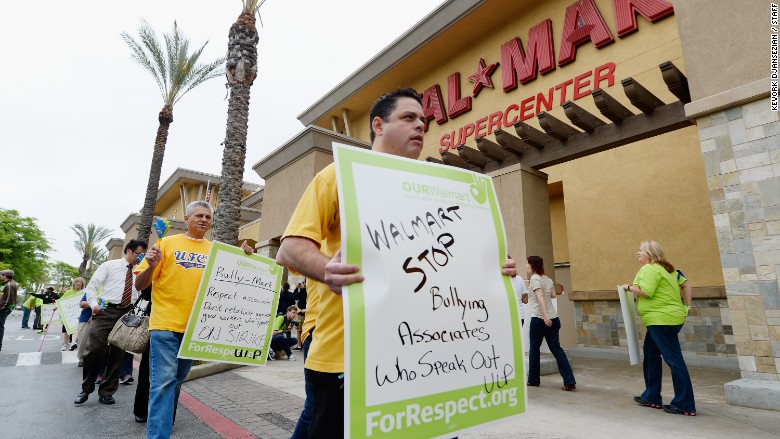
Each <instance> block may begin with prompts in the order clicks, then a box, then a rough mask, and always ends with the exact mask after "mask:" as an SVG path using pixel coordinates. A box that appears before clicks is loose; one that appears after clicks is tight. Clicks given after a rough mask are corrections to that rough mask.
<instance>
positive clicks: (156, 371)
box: [135, 201, 254, 439]
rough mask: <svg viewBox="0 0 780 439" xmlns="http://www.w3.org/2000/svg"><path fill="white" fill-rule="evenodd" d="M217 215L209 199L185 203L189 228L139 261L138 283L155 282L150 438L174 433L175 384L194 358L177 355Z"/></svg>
mask: <svg viewBox="0 0 780 439" xmlns="http://www.w3.org/2000/svg"><path fill="white" fill-rule="evenodd" d="M213 214H214V209H213V208H212V207H211V205H210V204H209V203H207V202H205V201H193V202H192V203H190V204H189V205H187V209H186V212H185V215H184V223H185V225H186V226H187V232H186V233H183V234H178V235H173V236H168V237H165V238H162V239H161V240H160V241H158V242H157V244H156V245H154V246H152V248H151V249H149V252H148V253H147V254H146V258H145V259H144V261H143V262H141V265H140V266H139V270H143V271H140V272H139V274H138V276H137V278H136V281H135V286H136V288H138V289H139V290H143V289H144V288H147V287H148V286H149V285H151V284H152V283H154V288H153V290H152V302H153V303H154V312H153V313H152V316H151V319H150V321H149V334H150V337H149V338H150V343H149V372H150V374H149V409H148V418H147V426H146V437H147V438H149V439H152V438H168V437H170V436H171V429H172V427H173V412H174V408H175V407H176V404H177V397H176V395H177V392H176V389H177V388H180V387H181V384H182V382H184V379H185V378H186V377H187V374H188V373H189V372H190V368H191V367H192V360H189V359H180V358H177V355H178V352H179V347H180V345H181V342H182V339H183V337H184V331H185V330H186V328H187V321H188V320H189V317H190V312H191V311H192V305H193V303H194V301H195V296H196V294H197V292H198V286H199V285H200V280H201V278H202V277H203V269H204V268H205V267H206V263H207V261H208V254H209V251H210V250H211V241H209V240H207V239H205V235H206V232H207V231H208V230H209V229H210V228H211V222H212V216H213ZM241 248H242V249H243V250H244V252H245V253H247V254H251V253H253V252H254V250H253V249H252V248H251V247H249V246H248V245H247V244H246V242H244V243H243V244H242V245H241Z"/></svg>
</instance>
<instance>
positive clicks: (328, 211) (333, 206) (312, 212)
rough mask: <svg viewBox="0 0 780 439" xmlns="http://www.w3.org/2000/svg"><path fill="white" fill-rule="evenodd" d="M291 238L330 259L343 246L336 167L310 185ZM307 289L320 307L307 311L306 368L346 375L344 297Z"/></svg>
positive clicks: (321, 287) (320, 287) (318, 287)
mask: <svg viewBox="0 0 780 439" xmlns="http://www.w3.org/2000/svg"><path fill="white" fill-rule="evenodd" d="M288 236H301V237H304V238H309V239H311V240H312V241H314V242H316V243H317V244H319V245H320V252H322V253H323V254H324V255H326V256H328V257H331V256H333V255H334V254H336V252H337V251H338V249H339V247H340V246H341V225H340V224H339V198H338V190H337V188H336V167H335V165H333V164H330V165H328V166H327V167H326V168H325V169H323V170H322V171H320V172H319V173H318V174H317V175H316V176H315V177H314V179H313V180H312V181H311V183H309V187H307V188H306V192H304V193H303V196H302V197H301V201H299V202H298V207H296V208H295V212H294V213H293V216H292V218H291V219H290V224H288V225H287V230H285V231H284V236H283V237H282V240H284V238H286V237H288ZM306 286H307V290H308V292H309V297H313V298H315V300H318V303H317V304H316V307H315V306H309V307H308V308H307V309H306V321H307V322H308V321H309V312H311V310H312V308H315V309H316V315H315V318H313V319H311V320H312V322H311V325H316V329H315V331H314V334H315V336H314V340H313V341H312V344H311V347H309V355H308V357H307V358H306V368H307V369H311V370H316V371H319V372H331V373H337V372H343V371H344V313H343V310H342V300H341V296H339V295H337V294H334V293H333V292H332V291H330V289H329V288H328V287H327V285H325V284H323V283H321V282H316V281H314V280H313V279H310V280H309V281H308V282H307V285H306ZM155 306H156V305H155ZM307 306H308V304H307ZM155 312H156V311H155Z"/></svg>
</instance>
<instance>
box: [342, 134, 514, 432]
mask: <svg viewBox="0 0 780 439" xmlns="http://www.w3.org/2000/svg"><path fill="white" fill-rule="evenodd" d="M333 150H334V158H335V162H336V175H337V178H338V189H339V207H340V218H341V236H342V260H344V261H346V263H348V264H356V265H359V266H360V267H361V272H362V274H363V275H364V276H365V281H363V282H361V283H355V284H351V285H349V286H347V288H346V291H345V292H344V294H343V298H344V324H345V373H346V379H345V431H346V434H347V436H348V437H364V436H370V437H402V436H405V437H439V436H441V437H453V436H457V435H458V434H461V433H463V432H465V431H468V430H471V429H473V428H474V427H475V426H478V425H484V424H488V423H491V422H495V421H498V420H504V419H509V418H511V417H513V416H515V415H518V414H520V413H522V412H524V411H525V377H524V373H523V370H524V367H523V353H522V349H521V340H520V331H519V323H520V322H519V317H518V310H517V306H516V305H515V303H516V299H515V296H514V291H513V288H512V285H511V283H510V278H509V277H508V276H503V275H502V274H501V267H502V265H503V264H504V262H505V260H506V257H507V250H506V249H507V245H506V239H505V235H504V229H503V222H502V219H501V213H500V211H499V208H498V203H497V200H496V196H495V189H494V187H493V183H492V180H491V179H490V177H488V176H484V175H480V174H477V173H473V172H470V171H466V170H463V169H458V168H453V167H448V166H441V165H434V164H429V163H426V162H421V161H417V160H409V159H405V158H401V157H396V156H392V155H388V154H381V153H375V152H370V151H366V150H362V149H357V148H352V147H347V146H343V145H338V144H334V145H333Z"/></svg>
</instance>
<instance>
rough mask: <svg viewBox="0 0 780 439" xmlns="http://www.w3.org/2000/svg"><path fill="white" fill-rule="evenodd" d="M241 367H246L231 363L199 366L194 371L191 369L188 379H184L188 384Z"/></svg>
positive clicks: (194, 367)
mask: <svg viewBox="0 0 780 439" xmlns="http://www.w3.org/2000/svg"><path fill="white" fill-rule="evenodd" d="M239 367H244V365H243V364H231V363H207V364H199V365H197V366H193V367H192V369H190V373H189V375H187V378H185V379H184V382H185V383H186V382H187V381H191V380H196V379H198V378H203V377H207V376H210V375H214V374H217V373H222V372H225V371H228V370H232V369H238V368H239Z"/></svg>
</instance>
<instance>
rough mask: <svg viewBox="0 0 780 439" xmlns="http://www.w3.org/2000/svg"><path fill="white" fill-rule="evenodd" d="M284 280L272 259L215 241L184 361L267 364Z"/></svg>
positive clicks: (186, 338) (184, 344) (184, 343)
mask: <svg viewBox="0 0 780 439" xmlns="http://www.w3.org/2000/svg"><path fill="white" fill-rule="evenodd" d="M281 281H282V269H281V267H279V266H278V265H276V263H275V262H274V261H273V260H272V259H268V258H266V257H263V256H258V255H254V254H253V255H247V254H246V253H244V251H243V250H241V249H240V248H238V247H234V246H232V245H227V244H223V243H221V242H216V241H215V242H213V243H212V246H211V252H210V253H209V260H208V263H207V264H206V268H205V269H204V270H203V278H202V279H201V281H200V286H199V288H198V295H197V296H196V297H195V303H194V304H193V307H192V312H191V313H190V319H189V322H188V323H187V330H186V331H185V333H184V339H183V341H182V343H181V347H180V348H179V358H189V359H193V360H205V361H217V362H220V363H233V364H247V365H261V364H265V360H266V358H267V357H268V348H269V345H270V341H271V331H272V329H273V319H274V317H276V306H277V302H278V301H279V295H278V293H277V292H278V291H279V288H280V285H281Z"/></svg>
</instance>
